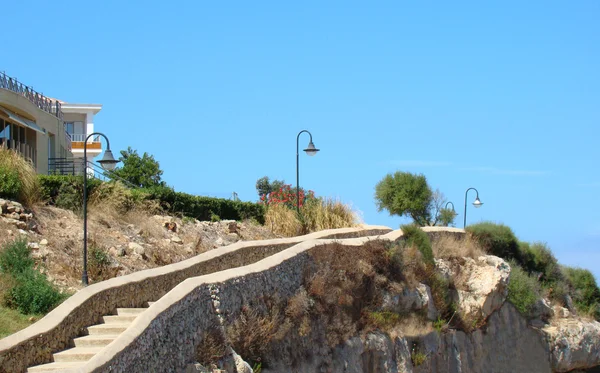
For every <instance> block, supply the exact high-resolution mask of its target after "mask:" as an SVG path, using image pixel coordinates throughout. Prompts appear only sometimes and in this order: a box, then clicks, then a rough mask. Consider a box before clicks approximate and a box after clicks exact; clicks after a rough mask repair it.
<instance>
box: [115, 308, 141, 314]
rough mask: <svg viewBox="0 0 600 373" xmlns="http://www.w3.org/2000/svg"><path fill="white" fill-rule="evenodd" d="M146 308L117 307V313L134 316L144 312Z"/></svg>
mask: <svg viewBox="0 0 600 373" xmlns="http://www.w3.org/2000/svg"><path fill="white" fill-rule="evenodd" d="M145 310H146V308H117V315H119V316H132V315H135V316H137V315H139V314H140V313H142V312H144V311H145Z"/></svg>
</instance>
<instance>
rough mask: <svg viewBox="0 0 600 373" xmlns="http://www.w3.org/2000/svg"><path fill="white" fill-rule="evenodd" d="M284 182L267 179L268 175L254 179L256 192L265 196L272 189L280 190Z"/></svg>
mask: <svg viewBox="0 0 600 373" xmlns="http://www.w3.org/2000/svg"><path fill="white" fill-rule="evenodd" d="M284 185H285V183H284V182H283V180H273V181H272V182H271V181H269V177H268V176H263V177H261V178H260V179H258V180H256V192H257V193H258V196H259V197H262V196H266V195H268V194H271V193H272V192H274V191H277V190H280V189H281V188H282V187H283V186H284Z"/></svg>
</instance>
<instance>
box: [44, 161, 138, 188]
mask: <svg viewBox="0 0 600 373" xmlns="http://www.w3.org/2000/svg"><path fill="white" fill-rule="evenodd" d="M83 164H84V162H83V158H48V175H79V176H81V175H83V172H84V167H83ZM87 164H88V166H87V169H88V176H90V177H94V178H96V179H98V180H102V181H111V180H119V181H120V182H122V183H123V184H125V185H126V186H127V187H129V188H139V186H137V185H135V184H133V183H131V182H129V181H127V180H125V179H123V178H122V177H119V176H117V175H115V174H114V173H112V172H111V171H107V170H105V169H103V168H102V166H100V165H99V164H97V163H95V162H92V161H88V162H87ZM89 171H93V172H89Z"/></svg>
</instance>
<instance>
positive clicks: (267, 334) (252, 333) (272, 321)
mask: <svg viewBox="0 0 600 373" xmlns="http://www.w3.org/2000/svg"><path fill="white" fill-rule="evenodd" d="M281 324H283V318H282V317H281V315H280V313H279V307H273V308H271V309H270V313H268V314H261V313H260V312H258V311H257V310H256V309H251V308H249V307H244V308H243V309H242V312H241V313H240V315H239V316H238V317H237V318H236V319H235V320H234V322H233V323H232V324H231V325H230V326H229V327H228V328H227V337H228V339H229V342H230V343H231V346H232V347H233V349H234V350H235V352H237V353H238V354H239V355H240V356H243V357H244V359H245V360H246V361H250V362H251V363H252V364H254V363H257V362H260V361H262V360H263V358H264V356H265V351H266V350H267V348H268V345H269V343H270V342H271V340H273V338H274V337H275V335H276V334H277V331H278V329H279V326H280V325H281Z"/></svg>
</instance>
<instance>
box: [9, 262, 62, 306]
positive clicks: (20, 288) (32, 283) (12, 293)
mask: <svg viewBox="0 0 600 373" xmlns="http://www.w3.org/2000/svg"><path fill="white" fill-rule="evenodd" d="M15 279H16V282H17V283H16V285H15V286H14V287H13V288H12V289H10V290H9V291H8V292H7V293H6V295H5V302H6V305H7V306H9V307H10V308H15V309H17V310H18V311H19V312H21V313H24V314H30V313H36V314H43V313H47V312H49V311H50V310H52V309H53V308H54V307H56V306H57V305H58V304H59V303H60V302H62V301H63V300H64V299H65V298H66V295H65V294H61V293H60V292H59V291H58V290H57V289H56V288H55V287H54V286H53V285H52V284H51V283H50V282H49V281H48V279H47V278H46V276H44V275H43V274H41V273H40V272H38V271H36V270H34V269H29V270H26V271H25V272H23V273H21V274H18V275H17V276H15Z"/></svg>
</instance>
